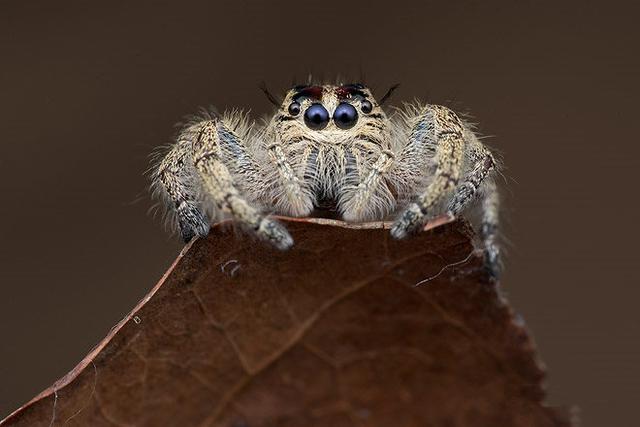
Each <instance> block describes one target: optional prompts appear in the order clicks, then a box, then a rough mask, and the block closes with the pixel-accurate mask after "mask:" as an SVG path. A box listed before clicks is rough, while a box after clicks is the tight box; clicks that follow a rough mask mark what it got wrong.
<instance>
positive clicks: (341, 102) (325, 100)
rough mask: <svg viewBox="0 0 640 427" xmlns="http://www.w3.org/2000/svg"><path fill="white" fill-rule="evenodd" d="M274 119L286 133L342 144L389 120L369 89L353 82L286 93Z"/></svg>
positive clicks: (291, 90)
mask: <svg viewBox="0 0 640 427" xmlns="http://www.w3.org/2000/svg"><path fill="white" fill-rule="evenodd" d="M275 120H276V121H277V122H280V124H281V129H282V130H283V131H284V133H285V134H286V133H290V134H298V135H300V134H303V135H304V136H305V137H307V138H312V139H331V140H333V141H334V142H340V141H341V140H344V138H348V137H352V136H353V135H354V134H356V133H361V132H362V130H363V129H365V128H368V129H369V131H371V130H374V129H376V128H377V129H380V130H382V129H385V128H386V120H387V118H386V115H385V114H384V111H383V110H382V107H381V106H380V104H379V103H378V102H377V101H376V100H375V99H374V97H373V95H372V93H371V91H370V90H369V88H367V87H366V86H364V85H362V84H360V83H352V84H344V85H323V86H313V85H306V86H295V87H293V88H292V89H290V90H289V91H288V92H287V95H286V96H285V99H284V101H283V103H282V106H281V107H280V111H279V112H278V114H277V115H276V117H275ZM287 131H288V132H287ZM292 136H293V135H292Z"/></svg>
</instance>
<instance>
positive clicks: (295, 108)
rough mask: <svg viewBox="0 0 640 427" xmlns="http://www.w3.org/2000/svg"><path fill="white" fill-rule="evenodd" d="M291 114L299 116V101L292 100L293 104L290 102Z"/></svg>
mask: <svg viewBox="0 0 640 427" xmlns="http://www.w3.org/2000/svg"><path fill="white" fill-rule="evenodd" d="M289 114H291V115H292V116H297V115H298V114H300V104H298V103H297V102H292V103H291V104H289Z"/></svg>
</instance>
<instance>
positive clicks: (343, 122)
mask: <svg viewBox="0 0 640 427" xmlns="http://www.w3.org/2000/svg"><path fill="white" fill-rule="evenodd" d="M333 121H335V122H336V126H338V127H339V128H340V129H349V128H351V127H353V126H354V125H355V124H356V122H357V121H358V111H357V110H356V108H355V107H354V106H353V105H351V104H349V103H347V102H343V103H342V104H340V105H338V108H336V111H334V112H333Z"/></svg>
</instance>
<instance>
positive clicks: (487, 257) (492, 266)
mask: <svg viewBox="0 0 640 427" xmlns="http://www.w3.org/2000/svg"><path fill="white" fill-rule="evenodd" d="M484 268H485V269H486V270H487V273H489V275H490V276H491V278H493V279H494V280H498V279H500V273H502V264H501V262H500V251H499V249H498V247H497V246H496V245H494V244H489V245H487V247H486V248H485V249H484Z"/></svg>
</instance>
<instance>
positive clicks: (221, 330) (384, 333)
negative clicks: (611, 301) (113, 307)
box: [2, 219, 570, 427]
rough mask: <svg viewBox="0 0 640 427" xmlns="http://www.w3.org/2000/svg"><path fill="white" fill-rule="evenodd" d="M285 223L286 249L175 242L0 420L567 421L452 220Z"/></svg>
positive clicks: (236, 239)
mask: <svg viewBox="0 0 640 427" xmlns="http://www.w3.org/2000/svg"><path fill="white" fill-rule="evenodd" d="M284 221H285V222H287V226H288V227H289V230H290V231H291V233H292V235H293V236H294V238H295V239H296V245H295V246H294V249H292V250H291V251H288V252H278V251H277V250H275V249H271V248H269V247H266V246H264V245H263V244H261V243H258V242H254V241H252V240H251V239H250V238H248V237H246V236H244V235H236V236H234V235H233V233H232V232H231V231H230V230H229V228H230V227H223V226H216V227H214V228H213V230H212V232H211V234H210V236H209V237H208V238H207V239H203V240H196V241H194V242H192V243H191V244H189V245H187V247H186V248H185V249H184V251H183V252H182V253H181V255H180V256H179V257H178V259H177V260H176V262H175V263H174V265H173V266H172V267H171V268H170V269H169V271H168V272H167V273H166V275H165V276H164V277H163V278H162V280H161V281H160V282H159V283H158V284H157V285H156V286H155V287H154V288H153V290H152V291H151V292H150V293H149V294H148V295H147V296H146V297H145V298H144V299H143V300H142V301H141V302H140V303H139V304H138V306H137V307H136V308H135V309H134V310H133V311H132V312H131V313H130V314H129V315H128V316H127V317H126V318H125V319H123V320H122V321H121V322H120V323H119V324H118V325H117V326H116V327H114V328H113V330H112V331H111V332H110V333H109V335H108V336H107V337H106V338H105V339H104V340H103V341H102V342H101V343H100V344H99V345H98V346H97V347H96V348H95V349H94V350H93V351H92V352H91V353H90V354H89V355H88V356H87V357H86V358H85V359H84V360H83V361H82V362H81V363H80V364H79V365H78V366H77V367H76V368H75V369H74V370H73V371H71V372H70V373H69V374H68V375H67V376H65V377H64V378H62V379H60V380H59V381H58V382H57V383H56V384H54V385H53V386H52V387H51V388H49V389H48V390H45V391H44V392H43V393H42V394H40V395H39V396H37V397H36V398H35V399H34V400H32V401H31V402H30V403H28V404H26V405H25V406H24V407H22V408H20V409H18V410H17V411H16V412H14V413H13V414H12V415H10V416H9V417H8V418H7V419H5V420H4V421H3V422H2V426H49V425H51V426H61V425H66V426H78V425H79V426H123V425H136V426H173V425H175V426H192V425H193V426H228V427H231V426H233V427H243V426H246V427H262V426H336V427H339V426H360V427H362V426H384V427H387V426H393V427H396V426H566V425H570V422H569V421H568V417H567V416H565V415H563V414H562V413H561V411H557V410H552V409H550V408H548V407H546V406H544V404H543V398H544V391H543V388H542V385H541V382H542V379H543V372H542V370H541V368H540V366H539V364H538V363H537V359H536V355H535V353H534V349H533V346H532V341H531V339H530V338H529V337H528V335H527V333H526V331H525V330H524V329H523V328H522V326H521V325H519V324H518V323H517V322H515V321H514V317H513V314H512V312H511V310H510V309H509V307H508V306H507V305H506V303H505V302H504V301H503V300H502V299H501V298H500V296H499V295H498V293H497V290H496V286H495V284H494V283H492V282H491V281H490V280H489V278H488V277H487V275H486V274H485V272H484V270H483V269H482V257H481V255H480V254H478V253H477V252H474V250H473V246H472V232H471V230H470V228H469V227H468V225H467V224H466V223H464V222H461V221H458V222H454V223H448V224H444V225H440V226H438V227H436V228H434V229H432V230H429V231H425V232H422V233H420V235H418V236H416V237H414V238H412V239H408V240H406V241H400V242H398V241H394V240H392V239H391V238H390V237H389V233H388V230H385V229H382V227H383V226H387V225H388V224H383V223H374V224H369V225H368V227H369V228H366V227H365V228H358V227H354V226H347V225H346V224H344V223H342V222H339V221H331V220H315V221H316V222H313V221H312V220H293V219H284ZM441 222H446V221H441ZM371 227H373V228H371ZM418 283H420V285H419V286H415V285H416V284H418Z"/></svg>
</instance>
